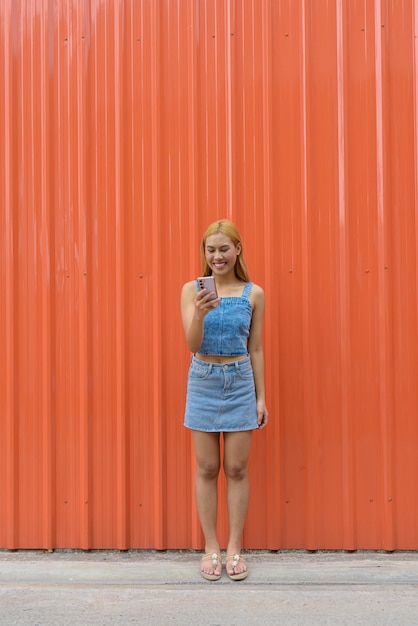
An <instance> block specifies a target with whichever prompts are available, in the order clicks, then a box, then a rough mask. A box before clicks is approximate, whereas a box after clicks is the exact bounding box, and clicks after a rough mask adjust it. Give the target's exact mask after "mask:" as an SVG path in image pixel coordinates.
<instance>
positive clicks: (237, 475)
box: [224, 463, 248, 481]
mask: <svg viewBox="0 0 418 626" xmlns="http://www.w3.org/2000/svg"><path fill="white" fill-rule="evenodd" d="M224 470H225V476H226V477H227V478H228V479H229V480H236V481H241V480H244V479H245V478H247V476H248V468H247V465H246V464H245V465H241V464H234V463H232V464H225V467H224Z"/></svg>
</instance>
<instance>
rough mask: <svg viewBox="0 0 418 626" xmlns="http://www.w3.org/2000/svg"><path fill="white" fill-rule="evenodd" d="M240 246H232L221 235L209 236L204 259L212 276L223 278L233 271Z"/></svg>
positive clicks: (232, 244)
mask: <svg viewBox="0 0 418 626" xmlns="http://www.w3.org/2000/svg"><path fill="white" fill-rule="evenodd" d="M240 252H241V244H240V243H238V244H237V245H234V243H233V242H232V240H231V239H230V238H229V237H228V236H227V235H224V234H223V233H220V232H219V233H215V234H214V235H209V237H208V238H207V239H206V244H205V259H206V262H207V264H208V266H209V267H210V269H211V270H212V273H213V274H214V275H218V276H224V275H225V274H228V273H229V272H230V271H233V270H234V267H235V264H236V262H237V257H238V255H239V254H240Z"/></svg>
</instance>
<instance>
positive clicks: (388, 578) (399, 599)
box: [0, 551, 418, 626]
mask: <svg viewBox="0 0 418 626" xmlns="http://www.w3.org/2000/svg"><path fill="white" fill-rule="evenodd" d="M200 556H201V555H200V554H199V553H197V552H155V551H146V552H142V551H129V552H114V551H108V552H107V551H98V552H78V551H76V552H74V551H58V552H54V553H45V552H42V551H39V552H38V551H19V552H9V551H0V625H1V626H3V625H4V626H12V625H15V624H16V625H19V626H20V625H31V626H50V625H51V626H52V625H54V626H66V625H71V626H74V625H79V624H80V625H82V626H90V625H92V626H99V625H100V626H102V625H107V624H112V625H113V626H119V625H125V624H152V625H157V626H162V625H166V624H181V625H184V626H188V625H189V624H196V623H199V624H205V625H206V626H219V625H221V624H222V625H225V626H235V625H236V626H238V625H241V624H244V625H246V624H251V625H252V626H256V625H257V626H258V625H262V626H273V625H274V626H277V625H279V624H283V625H285V626H287V625H289V626H292V625H311V624H312V625H313V624H315V625H316V624H321V625H324V624H329V625H332V626H337V625H340V624H350V625H357V624H367V625H368V626H373V625H376V626H377V625H378V626H382V625H386V624H388V625H389V624H391V625H392V624H393V625H395V624H396V625H400V626H409V625H411V626H412V625H418V553H417V552H395V553H391V554H390V553H381V552H356V553H344V552H317V553H307V552H278V553H271V552H249V553H247V554H246V555H245V556H246V558H247V562H248V567H249V570H250V574H249V576H248V578H247V579H246V580H244V581H241V582H232V581H230V580H229V578H228V577H227V575H226V573H225V570H224V571H223V576H222V578H221V580H220V581H218V582H215V583H211V582H207V581H205V580H204V579H203V578H201V576H200V575H199V559H200Z"/></svg>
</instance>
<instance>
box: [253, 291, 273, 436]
mask: <svg viewBox="0 0 418 626" xmlns="http://www.w3.org/2000/svg"><path fill="white" fill-rule="evenodd" d="M251 296H252V297H251V300H252V306H253V316H252V320H251V329H250V336H249V338H248V352H249V354H250V356H251V364H252V367H253V372H254V383H255V393H256V397H257V422H258V427H259V428H264V426H266V424H267V420H268V411H267V407H266V396H265V388H264V352H263V323H264V308H265V298H264V291H263V290H262V288H261V287H259V286H258V285H254V286H253V288H252V291H251Z"/></svg>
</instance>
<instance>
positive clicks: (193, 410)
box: [184, 356, 258, 433]
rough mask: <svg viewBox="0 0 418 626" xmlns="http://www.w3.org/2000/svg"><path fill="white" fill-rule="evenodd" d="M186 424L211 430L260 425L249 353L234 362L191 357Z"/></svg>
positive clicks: (207, 430) (236, 428)
mask: <svg viewBox="0 0 418 626" xmlns="http://www.w3.org/2000/svg"><path fill="white" fill-rule="evenodd" d="M184 425H185V426H186V427H187V428H191V429H192V430H201V431H203V432H208V433H218V432H234V431H242V430H253V429H254V428H258V423H257V405H256V396H255V387H254V375H253V368H252V366H251V359H250V357H249V356H248V357H246V358H245V359H241V360H239V361H234V362H232V363H206V362H205V361H202V360H200V359H197V358H196V357H195V356H193V357H192V360H191V363H190V368H189V376H188V381H187V396H186V411H185V417H184Z"/></svg>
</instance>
